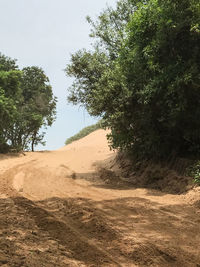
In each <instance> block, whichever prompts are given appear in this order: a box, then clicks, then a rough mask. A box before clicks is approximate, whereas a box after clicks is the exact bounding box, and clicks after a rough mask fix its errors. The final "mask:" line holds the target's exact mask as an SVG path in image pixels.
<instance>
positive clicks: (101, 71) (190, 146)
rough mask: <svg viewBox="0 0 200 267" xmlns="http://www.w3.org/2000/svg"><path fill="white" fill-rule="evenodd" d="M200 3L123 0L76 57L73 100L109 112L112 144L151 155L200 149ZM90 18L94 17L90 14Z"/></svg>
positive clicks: (106, 116)
mask: <svg viewBox="0 0 200 267" xmlns="http://www.w3.org/2000/svg"><path fill="white" fill-rule="evenodd" d="M199 18H200V4H199V1H197V0H183V1H180V0H175V1H172V0H168V1H164V0H148V1H128V0H127V1H118V3H117V7H116V9H115V10H113V9H111V8H108V9H106V10H104V12H103V13H101V15H100V16H99V17H98V21H97V22H96V23H93V22H92V27H93V30H92V37H95V38H96V39H97V42H96V43H94V50H93V51H85V50H82V51H79V52H77V53H75V54H74V55H72V58H71V63H70V64H69V65H68V66H67V68H66V73H67V75H70V76H72V77H75V82H74V84H73V85H72V87H71V88H70V95H69V97H68V100H69V101H70V102H72V103H74V104H82V105H84V106H85V107H86V108H87V110H88V112H89V113H90V114H91V115H94V116H102V117H103V119H104V122H105V125H106V126H109V127H110V128H111V130H112V133H111V135H110V141H111V145H112V146H113V147H115V148H116V147H119V148H121V149H126V150H127V149H128V150H129V151H134V153H136V154H138V155H140V156H144V157H152V156H155V157H166V156H169V155H170V154H171V153H172V152H173V153H176V154H179V155H180V154H181V155H184V154H185V153H200V135H199V130H200V121H199V119H198V118H199V115H200V105H199V104H200V103H199V97H198V95H199V91H200V87H199V86H200V83H199V79H200V76H199V73H200V71H199V70H200V28H199ZM89 21H90V20H89Z"/></svg>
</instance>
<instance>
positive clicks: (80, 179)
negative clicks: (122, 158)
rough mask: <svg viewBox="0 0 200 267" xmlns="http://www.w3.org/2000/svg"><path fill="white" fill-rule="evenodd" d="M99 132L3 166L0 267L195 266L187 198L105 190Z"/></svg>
mask: <svg viewBox="0 0 200 267" xmlns="http://www.w3.org/2000/svg"><path fill="white" fill-rule="evenodd" d="M113 153H114V152H112V151H110V150H109V148H108V146H107V141H106V138H105V132H104V131H103V130H98V131H96V132H94V133H92V134H91V135H89V136H87V137H85V138H83V139H82V140H79V141H77V142H74V143H73V144H71V145H68V146H66V147H64V148H61V149H59V150H57V151H51V152H37V153H28V154H27V155H26V156H21V157H19V158H9V157H8V158H2V159H1V161H0V171H1V174H0V196H1V198H0V212H1V220H0V266H4V267H6V266H7V267H8V266H27V267H32V266H36V267H38V266H44V267H50V266H186V267H187V266H196V267H197V266H200V255H199V244H200V212H199V211H200V210H199V208H198V207H194V206H191V205H190V204H189V203H188V202H187V198H184V197H183V196H178V195H170V194H162V193H160V192H158V191H155V190H148V189H137V188H131V187H129V188H127V187H126V188H125V187H122V188H124V189H121V187H120V186H118V187H117V186H116V185H115V186H112V184H110V185H109V184H107V183H105V182H104V181H103V180H101V179H100V177H99V176H98V172H96V171H95V166H94V165H95V164H97V163H98V162H101V161H103V160H105V159H108V158H109V157H112V156H113Z"/></svg>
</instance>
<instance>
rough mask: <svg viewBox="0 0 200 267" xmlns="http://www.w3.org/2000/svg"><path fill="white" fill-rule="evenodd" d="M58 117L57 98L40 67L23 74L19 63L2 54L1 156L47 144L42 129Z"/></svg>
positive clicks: (26, 69) (0, 90) (0, 63)
mask: <svg viewBox="0 0 200 267" xmlns="http://www.w3.org/2000/svg"><path fill="white" fill-rule="evenodd" d="M55 115H56V97H54V96H53V93H52V88H51V86H50V84H49V79H48V77H47V76H46V74H45V73H44V71H43V70H42V69H41V68H39V67H36V66H33V67H26V68H24V69H22V70H20V69H19V68H18V66H17V65H16V61H15V60H12V59H10V58H9V57H6V56H4V55H2V54H0V121H1V124H0V152H6V151H8V150H9V149H15V150H21V149H28V148H29V146H30V145H31V148H32V150H34V145H36V144H38V143H43V141H42V140H43V137H44V133H40V129H41V127H46V126H50V125H51V124H52V123H53V121H54V119H55Z"/></svg>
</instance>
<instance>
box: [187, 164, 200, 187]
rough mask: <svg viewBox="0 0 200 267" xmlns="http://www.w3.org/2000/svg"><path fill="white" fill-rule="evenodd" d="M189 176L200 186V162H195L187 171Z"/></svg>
mask: <svg viewBox="0 0 200 267" xmlns="http://www.w3.org/2000/svg"><path fill="white" fill-rule="evenodd" d="M187 175H189V176H191V177H193V178H194V182H195V183H196V184H198V185H200V161H197V162H195V163H194V164H193V165H192V166H190V167H189V168H188V170H187Z"/></svg>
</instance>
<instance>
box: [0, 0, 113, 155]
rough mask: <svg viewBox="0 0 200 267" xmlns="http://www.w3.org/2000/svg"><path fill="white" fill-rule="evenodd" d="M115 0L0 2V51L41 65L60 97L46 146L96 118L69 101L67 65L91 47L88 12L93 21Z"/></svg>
mask: <svg viewBox="0 0 200 267" xmlns="http://www.w3.org/2000/svg"><path fill="white" fill-rule="evenodd" d="M115 4H116V0H73V1H71V0H0V52H1V53H3V54H4V55H6V56H9V57H11V58H13V59H17V65H18V66H19V67H20V68H23V67H26V66H39V67H41V68H42V69H43V70H44V71H45V73H46V75H47V76H48V77H49V79H50V84H51V85H52V89H53V93H54V95H55V96H57V98H58V103H57V119H56V122H54V124H53V126H52V127H50V128H48V129H47V134H46V136H45V140H46V146H45V147H42V146H40V145H39V146H38V147H37V149H38V150H54V149H58V148H60V147H62V146H64V142H65V140H66V139H67V138H68V137H70V136H72V135H74V134H76V133H77V132H78V131H79V130H81V129H82V128H83V127H86V126H88V125H91V124H93V123H95V122H96V121H97V119H95V118H92V117H90V116H89V115H88V114H87V112H86V111H85V110H84V109H83V108H80V107H78V106H72V105H70V104H68V103H67V100H66V99H67V88H69V86H70V85H71V83H72V81H73V79H72V78H69V77H66V75H65V72H64V69H65V67H66V65H67V64H68V63H70V56H71V54H73V53H74V52H76V51H77V50H79V49H82V48H86V49H90V48H91V43H92V39H91V38H89V33H90V29H91V27H90V25H89V24H88V23H87V21H86V16H87V15H89V16H90V17H91V18H93V19H95V18H96V17H97V16H98V15H99V13H100V12H101V11H102V10H103V9H104V8H106V5H109V6H115Z"/></svg>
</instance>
